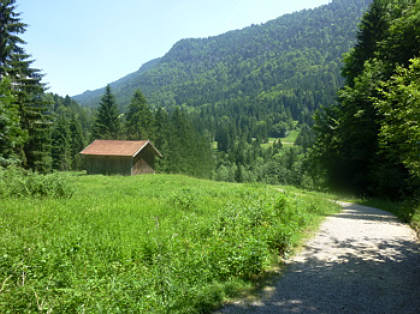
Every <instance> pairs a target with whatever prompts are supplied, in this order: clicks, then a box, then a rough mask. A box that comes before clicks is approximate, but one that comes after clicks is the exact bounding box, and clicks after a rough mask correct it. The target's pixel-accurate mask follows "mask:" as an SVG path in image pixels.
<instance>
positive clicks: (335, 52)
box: [74, 0, 371, 120]
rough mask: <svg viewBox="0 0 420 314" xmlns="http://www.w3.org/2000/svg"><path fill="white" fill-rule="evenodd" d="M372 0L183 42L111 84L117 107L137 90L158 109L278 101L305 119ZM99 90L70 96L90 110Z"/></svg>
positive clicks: (347, 1) (330, 97)
mask: <svg viewBox="0 0 420 314" xmlns="http://www.w3.org/2000/svg"><path fill="white" fill-rule="evenodd" d="M370 2H371V0H334V1H333V2H332V3H330V4H328V5H324V6H321V7H319V8H316V9H312V10H303V11H300V12H296V13H293V14H287V15H284V16H281V17H279V18H277V19H275V20H272V21H269V22H267V23H265V24H261V25H252V26H250V27H247V28H244V29H242V30H235V31H231V32H227V33H225V34H222V35H219V36H215V37H209V38H201V39H183V40H180V41H179V42H177V43H176V44H175V45H174V46H173V47H172V49H171V50H170V51H169V52H168V53H167V54H166V55H164V56H163V57H162V58H158V59H154V60H152V61H150V62H148V63H146V64H144V65H143V66H142V67H141V68H140V69H139V70H138V71H137V72H134V73H131V74H129V75H127V76H126V77H123V78H121V79H119V80H117V81H115V82H113V83H111V88H112V89H113V92H114V93H115V96H116V99H117V102H118V103H119V104H120V106H121V109H124V108H125V107H126V105H127V104H128V102H129V100H130V98H131V97H132V95H133V93H134V91H135V90H136V89H137V88H140V89H141V90H142V92H143V93H144V94H145V96H146V97H147V99H148V100H149V102H150V103H152V104H155V105H158V106H165V107H171V106H174V105H187V106H192V107H197V106H202V105H205V104H211V105H214V104H217V103H218V104H219V107H220V106H222V107H223V106H228V107H231V106H233V105H235V104H237V103H241V104H243V103H246V104H251V106H252V105H258V104H259V103H261V102H264V103H270V102H271V103H272V105H273V103H278V102H281V103H282V104H283V106H284V107H286V109H287V108H288V110H289V111H290V113H291V115H292V116H293V118H294V119H298V120H303V119H304V116H305V112H306V116H308V114H310V113H311V112H312V111H313V110H314V109H316V108H318V107H319V106H320V105H328V104H330V103H331V102H334V101H335V95H336V90H337V87H339V86H341V85H342V79H341V75H340V67H341V57H342V54H343V53H344V52H346V51H348V50H349V49H350V48H351V47H352V46H353V45H354V43H355V33H356V29H357V27H356V26H357V23H358V22H359V20H360V17H361V15H362V14H363V12H364V11H365V10H366V8H367V6H368V4H369V3H370ZM103 92H104V89H98V90H95V91H86V92H85V93H83V94H81V95H77V96H74V99H75V100H77V101H78V102H80V103H81V104H82V105H85V106H89V107H95V106H96V105H97V104H98V101H99V98H100V97H101V95H102V94H103ZM277 109H279V108H277ZM277 111H281V110H277Z"/></svg>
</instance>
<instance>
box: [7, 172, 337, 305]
mask: <svg viewBox="0 0 420 314" xmlns="http://www.w3.org/2000/svg"><path fill="white" fill-rule="evenodd" d="M68 179H69V180H71V181H72V182H73V184H75V185H76V186H77V190H78V193H76V194H74V195H73V197H72V198H71V199H66V200H61V199H50V198H47V199H43V200H39V199H32V198H31V199H22V200H19V202H16V201H15V200H14V199H4V200H2V210H1V211H0V224H1V228H0V273H1V274H2V278H3V280H2V282H3V286H2V287H3V289H2V292H1V294H0V307H1V308H6V309H8V310H9V311H11V312H25V311H27V312H30V311H40V310H41V309H40V307H42V310H43V311H47V310H50V311H53V312H78V311H86V312H101V311H107V312H143V313H146V312H149V313H150V312H155V313H161V312H179V313H205V312H210V311H211V310H213V309H215V307H217V306H220V305H221V303H222V302H223V301H224V300H225V299H226V298H229V297H232V296H234V295H235V294H236V293H238V291H240V290H241V289H244V288H249V287H250V286H252V285H253V282H254V280H255V279H258V277H259V276H260V275H262V274H263V273H264V272H265V271H267V270H268V269H269V268H270V266H271V265H272V264H273V262H274V261H275V260H276V259H278V258H279V257H283V256H284V254H285V252H289V251H290V250H291V249H292V248H293V246H295V245H296V244H297V243H298V242H297V241H298V239H299V237H300V235H302V234H303V233H304V232H305V231H306V230H307V228H308V227H310V226H314V225H315V224H316V223H317V222H318V221H319V220H320V218H321V217H322V215H324V214H327V213H331V212H333V211H335V210H336V208H337V206H336V205H334V204H333V203H332V202H328V201H325V200H323V199H322V196H321V195H309V194H306V193H304V192H303V191H296V192H297V193H300V194H302V196H299V197H298V198H297V197H296V196H295V195H294V194H293V193H292V192H286V193H280V192H278V191H276V190H275V189H273V188H271V187H267V186H263V185H254V186H245V185H235V184H226V183H220V182H211V181H204V180H198V179H192V178H187V177H184V176H173V175H155V176H137V177H118V176H116V177H105V176H78V177H70V178H68ZM285 189H287V188H285ZM314 208H316V209H314Z"/></svg>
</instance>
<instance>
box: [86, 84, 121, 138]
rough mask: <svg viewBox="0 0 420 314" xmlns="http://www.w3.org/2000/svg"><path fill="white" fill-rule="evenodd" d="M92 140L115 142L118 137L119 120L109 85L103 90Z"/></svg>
mask: <svg viewBox="0 0 420 314" xmlns="http://www.w3.org/2000/svg"><path fill="white" fill-rule="evenodd" d="M92 135H93V137H94V139H108V140H115V139H118V138H119V136H120V119H119V113H118V109H117V105H116V103H115V98H114V95H113V94H112V93H111V87H110V86H109V85H107V86H106V88H105V94H104V95H103V96H102V99H101V102H100V104H99V109H98V113H97V116H96V120H95V125H94V126H93V132H92Z"/></svg>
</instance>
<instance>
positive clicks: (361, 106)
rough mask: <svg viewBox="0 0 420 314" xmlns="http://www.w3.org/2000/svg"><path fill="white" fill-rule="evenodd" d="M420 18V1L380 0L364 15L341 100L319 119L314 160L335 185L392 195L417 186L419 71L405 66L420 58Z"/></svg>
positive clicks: (346, 69)
mask: <svg viewBox="0 0 420 314" xmlns="http://www.w3.org/2000/svg"><path fill="white" fill-rule="evenodd" d="M419 14H420V6H419V3H418V1H414V0H406V1H397V0H386V1H385V0H375V1H374V2H373V4H372V5H371V7H370V9H369V11H368V13H366V15H365V16H364V17H363V19H362V23H361V25H360V31H359V35H358V43H357V45H356V46H355V48H354V49H353V50H351V52H350V53H349V54H348V55H347V56H346V57H345V59H344V62H345V66H344V69H343V74H344V75H345V76H346V82H347V84H346V86H345V87H344V88H343V89H342V90H341V91H340V92H339V100H340V103H339V105H335V106H331V107H330V108H328V109H326V110H325V111H324V112H321V113H319V114H318V115H317V118H316V124H315V130H316V132H317V135H318V139H317V142H316V145H315V146H314V150H313V155H312V157H313V158H316V159H318V160H319V161H320V163H321V165H322V166H323V167H324V168H325V169H326V170H327V178H328V181H329V183H330V184H331V185H333V186H338V187H340V188H345V189H350V190H352V191H355V192H357V193H367V194H370V195H386V196H388V197H394V198H398V197H403V196H405V195H412V194H413V192H415V190H416V189H418V188H419V187H420V185H419V180H418V175H415V177H414V178H410V173H409V170H410V171H411V173H412V174H413V173H415V170H413V167H414V168H416V166H415V163H416V161H414V160H415V158H418V150H417V145H416V143H415V141H416V140H415V138H417V127H416V125H417V124H418V121H419V116H418V113H416V112H417V111H418V110H416V108H417V107H418V101H417V98H418V95H416V92H417V90H418V73H416V72H418V69H416V68H415V66H414V65H413V66H412V67H411V68H410V69H408V66H409V64H410V59H412V58H415V57H418V53H419V50H418V47H419V44H420V41H419V37H418V36H419V35H418V34H419V31H420V29H419V16H420V15H419ZM401 66H403V68H404V69H405V70H403V69H402V68H401ZM391 132H392V133H393V134H392V135H391ZM408 137H414V138H413V139H411V138H410V139H408ZM400 141H401V142H400ZM416 154H417V156H416ZM413 171H414V172H413ZM390 178H392V180H390Z"/></svg>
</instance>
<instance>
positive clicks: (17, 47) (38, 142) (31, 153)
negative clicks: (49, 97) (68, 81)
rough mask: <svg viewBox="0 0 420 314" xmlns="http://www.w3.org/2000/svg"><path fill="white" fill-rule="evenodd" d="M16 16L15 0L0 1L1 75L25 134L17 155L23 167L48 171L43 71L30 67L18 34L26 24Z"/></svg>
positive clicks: (47, 126)
mask: <svg viewBox="0 0 420 314" xmlns="http://www.w3.org/2000/svg"><path fill="white" fill-rule="evenodd" d="M19 16H20V14H19V13H16V1H15V0H7V1H1V2H0V38H1V39H0V78H3V77H7V78H8V79H10V82H11V86H12V87H13V88H11V89H10V91H11V94H12V95H13V97H14V99H13V101H14V102H15V103H16V105H17V108H18V114H19V123H20V128H21V129H22V131H23V132H24V133H25V134H27V137H25V141H24V143H21V144H19V145H17V147H16V149H17V154H18V157H19V158H20V159H21V162H22V163H23V165H24V166H25V167H27V168H30V169H34V170H36V171H39V172H48V171H49V170H50V169H51V157H50V149H51V147H50V117H49V112H48V109H49V108H48V105H49V103H48V102H47V101H46V99H45V97H44V86H43V85H42V83H41V78H42V75H41V74H40V73H39V70H37V69H33V68H31V64H32V62H33V61H32V60H30V55H28V54H26V53H25V51H24V49H23V48H22V47H21V45H22V44H24V41H23V40H22V39H21V38H20V34H22V33H24V31H25V28H26V25H25V24H24V23H22V22H21V21H20V17H19ZM14 120H15V121H16V119H14ZM12 133H13V132H12ZM12 133H9V134H8V135H9V136H11V134H12ZM10 141H11V143H12V145H16V144H17V142H16V138H13V136H12V137H11V138H10ZM18 142H20V141H18ZM22 151H23V153H22ZM2 153H3V152H2ZM0 158H3V159H6V158H8V156H0Z"/></svg>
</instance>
